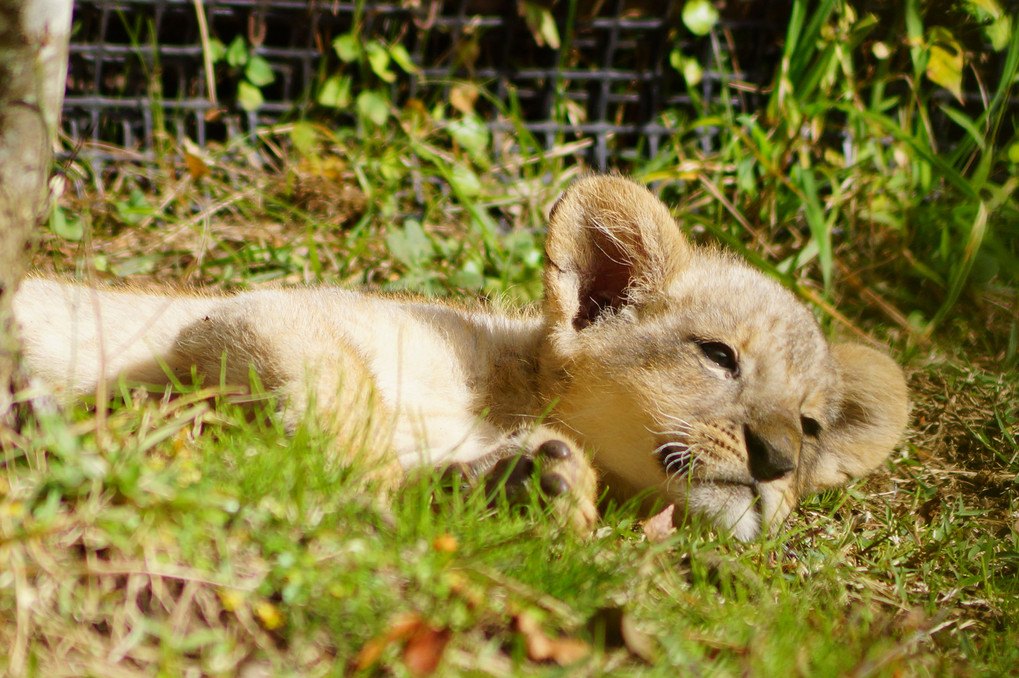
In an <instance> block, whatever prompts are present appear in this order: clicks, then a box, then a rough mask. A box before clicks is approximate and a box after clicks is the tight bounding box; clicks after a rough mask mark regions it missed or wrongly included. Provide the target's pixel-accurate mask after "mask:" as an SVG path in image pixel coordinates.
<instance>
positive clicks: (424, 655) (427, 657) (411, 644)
mask: <svg viewBox="0 0 1019 678" xmlns="http://www.w3.org/2000/svg"><path fill="white" fill-rule="evenodd" d="M450 635H451V634H450V632H449V629H433V628H432V627H431V626H429V625H427V624H424V623H422V624H419V625H418V626H417V627H416V628H415V629H414V631H413V632H412V633H411V636H410V638H408V639H407V645H406V646H404V648H403V663H404V665H405V666H406V667H407V670H408V671H410V673H411V675H413V676H430V675H432V674H433V673H435V669H436V668H438V666H439V661H440V660H441V659H442V653H443V651H444V650H445V649H446V645H447V644H448V643H449V639H450Z"/></svg>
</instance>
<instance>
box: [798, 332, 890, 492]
mask: <svg viewBox="0 0 1019 678" xmlns="http://www.w3.org/2000/svg"><path fill="white" fill-rule="evenodd" d="M832 355H833V357H834V358H835V364H836V369H837V370H838V372H839V378H840V382H841V384H842V386H841V392H840V393H838V394H836V402H837V409H836V411H835V414H834V416H833V417H832V421H831V422H830V423H829V424H828V425H827V426H826V427H824V428H823V429H822V430H821V431H820V436H819V451H818V458H817V459H814V460H812V462H813V463H808V464H807V465H806V467H805V469H804V475H803V477H801V479H800V482H801V487H802V491H803V494H807V493H810V492H815V491H817V490H821V489H824V488H825V487H832V486H835V485H841V484H843V483H845V482H846V481H848V480H849V479H851V478H859V477H861V476H864V475H866V474H868V473H870V472H871V471H873V470H874V469H876V468H877V467H878V466H880V465H881V464H882V463H883V462H884V461H885V459H887V458H888V455H889V454H890V453H891V451H892V448H893V447H895V444H896V443H898V441H899V439H900V438H901V437H902V432H903V430H904V429H905V428H906V421H907V418H908V413H909V393H908V391H907V389H906V379H905V377H904V376H903V373H902V368H900V367H899V366H898V365H897V364H895V362H894V361H893V360H892V359H891V358H889V357H888V356H886V355H885V354H884V353H881V352H880V351H876V350H874V349H872V348H869V347H867V346H863V345H861V344H836V345H835V346H833V347H832Z"/></svg>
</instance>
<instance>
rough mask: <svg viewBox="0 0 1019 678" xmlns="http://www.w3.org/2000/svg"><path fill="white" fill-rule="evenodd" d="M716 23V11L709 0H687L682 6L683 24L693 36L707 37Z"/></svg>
mask: <svg viewBox="0 0 1019 678" xmlns="http://www.w3.org/2000/svg"><path fill="white" fill-rule="evenodd" d="M717 23H718V10H717V9H715V6H714V5H712V4H711V3H710V2H709V0H687V1H686V3H685V4H684V5H683V24H685V25H686V27H687V28H689V29H690V32H691V33H693V34H694V35H707V34H708V33H710V32H711V29H712V28H714V27H715V24H717Z"/></svg>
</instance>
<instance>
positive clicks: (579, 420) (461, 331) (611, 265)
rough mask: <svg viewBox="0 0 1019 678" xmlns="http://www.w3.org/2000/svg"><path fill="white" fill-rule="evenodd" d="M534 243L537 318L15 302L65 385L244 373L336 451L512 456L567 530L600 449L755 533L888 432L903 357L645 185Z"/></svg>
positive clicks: (604, 463) (481, 463) (613, 476)
mask: <svg viewBox="0 0 1019 678" xmlns="http://www.w3.org/2000/svg"><path fill="white" fill-rule="evenodd" d="M545 251H546V269H545V299H544V304H543V307H542V311H541V313H538V314H533V315H519V316H510V315H502V314H496V313H491V312H479V311H472V310H467V309H464V308H460V307H456V306H451V305H443V304H436V303H430V302H423V301H414V300H408V299H404V298H386V297H381V296H372V295H366V294H361V293H358V292H352V291H348V290H342V289H331V288H295V289H266V290H259V291H254V292H245V293H242V294H237V295H234V296H206V295H201V294H195V295H193V296H188V295H179V294H172V295H171V294H165V295H164V294H148V293H140V292H137V291H117V290H110V289H102V290H99V289H93V288H88V287H83V286H79V285H75V284H67V283H62V282H55V281H51V280H44V279H30V280H27V281H25V282H24V283H23V284H22V286H21V288H20V290H19V291H18V293H17V295H16V296H15V299H14V308H15V315H16V318H17V320H18V322H19V323H20V325H21V329H22V333H23V335H22V336H23V338H24V342H25V355H26V357H27V361H28V364H29V366H30V368H31V369H33V370H34V371H35V373H37V374H38V375H40V376H41V377H42V378H43V379H44V380H45V381H47V382H48V383H49V384H50V385H52V387H53V388H55V389H56V390H57V391H58V392H61V393H63V394H65V395H68V396H74V395H81V394H84V393H88V392H92V391H94V390H96V388H97V385H98V384H99V383H100V382H101V381H102V382H111V381H115V380H117V379H121V378H123V379H127V380H131V381H138V382H146V383H156V384H160V383H161V384H166V383H168V382H169V381H170V380H171V379H176V380H182V381H188V380H190V379H191V378H192V375H194V374H197V375H198V376H199V378H202V379H204V380H205V383H207V384H209V383H211V384H219V383H223V384H227V385H233V386H236V387H247V386H248V385H249V383H250V378H251V376H252V375H255V376H256V377H257V379H258V381H259V382H260V383H261V385H262V386H263V387H264V388H265V389H267V390H270V391H271V392H274V393H276V394H278V395H279V396H280V402H281V403H283V404H282V407H283V416H284V418H285V420H286V421H287V422H289V423H291V424H293V423H296V422H297V421H298V420H300V419H301V418H302V417H303V416H304V415H305V414H306V413H309V414H310V415H311V416H312V418H313V420H314V421H315V422H316V423H317V424H318V425H319V426H321V427H324V428H325V429H326V430H328V432H329V433H330V434H331V435H332V439H333V440H334V441H335V445H334V450H333V451H334V453H340V454H345V455H350V457H349V458H350V459H351V460H356V463H366V464H374V465H377V466H378V467H379V468H382V469H385V468H395V469H397V470H399V471H407V470H409V469H412V468H415V467H420V466H423V465H427V466H457V467H459V468H462V469H464V471H465V473H466V476H467V477H468V478H469V479H472V482H476V483H482V484H483V483H484V482H485V481H486V478H489V479H490V478H491V477H492V476H494V475H495V474H496V473H503V474H504V475H508V477H509V481H508V482H510V483H511V484H517V485H521V486H529V485H530V484H535V485H538V486H539V487H540V490H541V492H542V493H543V495H544V496H546V497H548V498H549V500H550V501H556V502H562V505H563V507H564V510H565V511H566V512H567V514H568V516H569V518H570V520H571V521H572V522H573V523H574V524H575V525H577V526H578V527H585V526H589V525H591V524H592V523H593V522H594V520H595V519H596V512H595V505H594V502H595V498H596V488H595V474H594V472H593V471H592V468H591V465H592V464H593V467H594V468H595V469H597V472H598V475H599V476H600V477H601V480H602V482H604V483H605V484H607V486H608V490H609V491H610V492H611V493H612V494H613V496H616V497H620V498H625V497H629V496H633V495H635V494H638V493H645V494H646V495H647V496H649V497H650V498H651V499H660V500H663V501H665V502H669V503H675V504H676V505H677V506H678V507H679V510H678V511H677V512H676V515H677V516H679V517H680V518H681V517H682V516H683V515H686V514H696V515H700V516H703V517H706V518H707V519H708V520H710V521H712V522H713V523H714V524H716V525H719V526H722V527H724V528H727V529H729V530H731V532H732V533H733V534H734V535H735V536H736V537H738V538H740V539H750V538H753V537H755V536H756V535H758V534H759V533H760V532H761V531H762V530H763V529H765V528H766V527H767V526H769V525H775V524H778V523H780V522H781V521H782V520H783V519H784V518H785V517H786V516H787V515H788V514H789V512H790V511H791V510H792V509H793V507H794V506H795V505H796V503H797V501H798V500H799V499H800V498H801V497H803V496H804V495H807V494H809V493H812V492H816V491H817V490H819V489H821V488H824V487H829V486H833V485H839V484H842V483H844V482H846V481H847V480H849V479H850V478H854V477H858V476H861V475H863V474H866V473H868V472H869V471H871V470H873V469H875V468H876V467H877V466H879V465H880V464H881V463H882V462H883V461H884V460H885V458H886V457H887V456H888V454H889V452H890V451H891V449H892V447H893V446H894V445H895V444H896V442H897V441H898V439H899V436H900V435H901V433H902V430H903V428H904V426H905V424H906V412H907V394H906V386H905V382H904V379H903V375H902V371H901V370H900V369H899V367H898V366H896V364H895V363H894V362H892V360H890V359H889V358H888V357H886V356H885V355H883V354H882V353H879V352H878V351H875V350H873V349H870V348H868V347H866V346H861V345H856V344H835V345H829V344H828V342H827V341H826V340H825V338H824V337H823V336H822V335H821V332H820V330H819V329H818V326H817V323H816V322H815V320H814V318H813V316H812V315H811V313H810V311H808V310H807V308H806V307H805V306H804V305H803V304H801V303H800V302H799V301H798V300H797V299H796V298H795V297H794V296H793V295H792V294H791V293H790V292H788V291H787V290H785V289H783V288H782V287H781V286H780V285H779V284H777V283H776V282H774V281H773V280H771V279H769V278H767V277H766V276H764V275H762V274H761V273H759V272H758V271H756V270H754V269H752V268H749V267H748V266H747V265H746V264H744V263H743V262H742V261H740V260H738V259H736V258H734V257H733V256H731V255H728V254H725V253H723V252H720V251H717V250H715V249H702V248H696V247H693V246H691V245H690V244H689V243H688V241H687V240H686V239H685V238H684V236H683V235H682V234H681V233H680V231H679V228H678V227H677V225H676V222H675V220H674V219H673V218H672V216H671V215H670V213H669V210H668V209H667V208H666V207H665V206H664V205H663V204H662V203H661V202H660V201H659V200H658V199H657V198H655V197H654V196H653V195H652V194H651V193H650V192H649V191H648V190H647V189H646V188H644V187H642V186H640V185H638V184H636V183H634V182H632V181H630V180H628V179H624V178H622V177H618V176H592V177H588V178H584V179H581V180H579V181H577V182H576V183H574V184H573V185H572V186H571V187H570V188H569V189H568V190H567V191H566V192H565V193H564V194H563V195H562V196H561V197H560V198H559V200H558V201H557V202H556V203H555V205H554V206H553V208H552V210H551V214H550V217H549V227H548V240H547V244H546V250H545ZM585 451H586V452H587V453H589V454H590V461H589V457H588V455H587V454H585ZM507 461H510V462H513V463H510V464H507Z"/></svg>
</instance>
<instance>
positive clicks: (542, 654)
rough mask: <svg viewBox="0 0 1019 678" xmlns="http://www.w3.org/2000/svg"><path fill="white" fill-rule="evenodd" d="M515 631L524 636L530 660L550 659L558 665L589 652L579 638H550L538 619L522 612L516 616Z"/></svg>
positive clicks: (578, 658)
mask: <svg viewBox="0 0 1019 678" xmlns="http://www.w3.org/2000/svg"><path fill="white" fill-rule="evenodd" d="M516 625H517V631H518V632H519V633H520V635H522V636H523V637H524V643H525V644H526V646H527V656H528V657H530V658H531V660H532V661H536V662H543V661H548V660H550V659H551V660H552V661H554V662H555V663H556V664H558V665H559V666H568V665H570V664H573V663H576V662H578V661H580V660H581V659H583V658H584V657H586V656H587V655H589V654H591V646H590V645H588V644H587V643H585V642H584V641H582V640H580V639H579V638H563V637H559V638H550V637H549V636H548V635H547V634H546V633H545V632H544V631H543V630H542V628H541V625H540V624H539V623H538V621H537V620H536V619H535V618H534V617H532V616H531V615H529V614H527V613H526V612H522V613H520V614H518V615H517V616H516Z"/></svg>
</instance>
